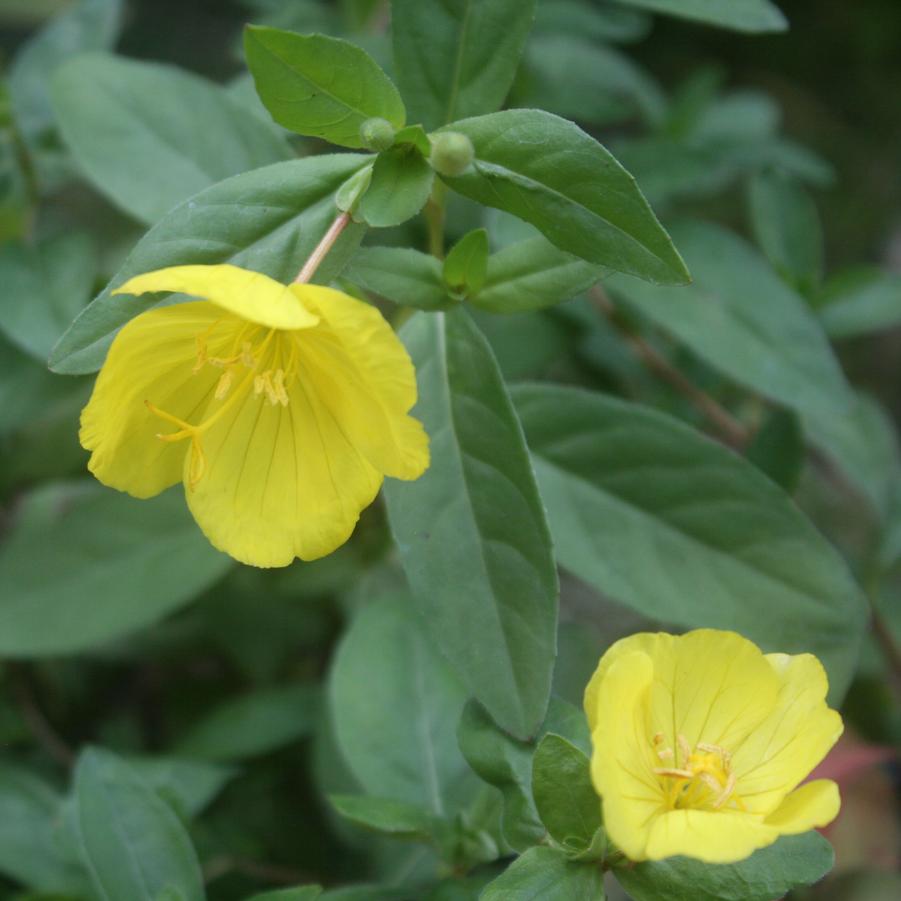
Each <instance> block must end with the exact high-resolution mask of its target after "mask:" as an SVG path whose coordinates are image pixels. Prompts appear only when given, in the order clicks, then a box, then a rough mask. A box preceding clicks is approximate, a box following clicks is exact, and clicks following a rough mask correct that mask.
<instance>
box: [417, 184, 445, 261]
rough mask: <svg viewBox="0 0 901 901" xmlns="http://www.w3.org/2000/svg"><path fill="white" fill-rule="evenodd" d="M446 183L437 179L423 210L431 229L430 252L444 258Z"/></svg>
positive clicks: (429, 229)
mask: <svg viewBox="0 0 901 901" xmlns="http://www.w3.org/2000/svg"><path fill="white" fill-rule="evenodd" d="M445 190H446V189H445V187H444V183H443V182H440V181H438V180H437V179H436V180H435V186H434V188H432V196H431V197H429V199H428V202H427V203H426V205H425V207H424V208H423V210H422V215H423V216H424V217H425V221H426V226H427V227H428V231H429V253H430V254H431V255H432V256H433V257H437V258H438V259H439V260H443V259H444V194H445Z"/></svg>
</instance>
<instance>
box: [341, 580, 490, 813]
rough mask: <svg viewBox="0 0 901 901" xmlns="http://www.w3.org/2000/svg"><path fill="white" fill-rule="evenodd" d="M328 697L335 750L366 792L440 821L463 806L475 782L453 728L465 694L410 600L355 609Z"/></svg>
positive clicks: (378, 602)
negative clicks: (423, 811) (423, 810)
mask: <svg viewBox="0 0 901 901" xmlns="http://www.w3.org/2000/svg"><path fill="white" fill-rule="evenodd" d="M361 685H365V686H366V692H365V693H361V692H360V686H361ZM329 696H330V705H331V716H332V722H333V723H334V728H335V736H336V738H337V741H338V745H339V747H340V749H341V752H342V754H343V756H344V759H345V760H346V762H347V764H348V765H349V766H350V769H351V771H352V772H353V774H354V775H355V776H356V778H357V780H358V781H359V783H360V785H361V786H362V787H363V789H364V790H365V791H366V792H367V793H368V794H371V795H373V796H376V797H383V798H390V799H393V800H396V801H399V802H403V803H406V804H414V805H419V806H422V805H425V806H426V807H427V808H428V810H429V811H430V812H431V813H434V814H436V815H438V816H443V815H447V814H450V813H452V812H454V811H456V810H458V809H459V808H461V807H463V806H464V805H465V804H466V802H467V800H468V799H469V798H470V797H471V793H472V791H473V790H474V787H475V779H474V777H473V774H472V773H471V772H470V771H469V768H468V767H467V766H466V762H465V761H464V760H463V757H462V755H461V754H460V750H459V748H458V747H457V743H456V739H455V731H454V730H455V729H456V724H457V721H458V719H459V717H460V712H461V711H462V709H463V704H464V703H465V700H466V695H465V692H464V689H463V687H462V686H461V685H460V683H459V682H458V680H457V679H456V677H455V676H454V675H453V673H452V672H451V671H450V668H449V667H448V665H447V663H446V662H445V661H444V659H443V658H442V657H440V656H439V654H438V653H437V651H436V650H435V649H434V648H433V647H432V646H431V643H430V642H429V641H428V639H427V638H426V636H425V635H424V634H423V631H422V627H421V625H420V623H419V621H418V619H417V618H416V616H415V609H414V607H413V605H412V603H411V602H410V601H409V599H407V598H404V597H384V598H381V599H379V600H376V601H374V602H373V603H370V604H368V605H367V606H366V607H364V608H363V609H362V610H361V611H360V612H359V614H358V615H357V616H356V618H355V619H354V620H353V622H352V623H351V626H350V629H349V630H348V631H347V632H346V633H345V636H344V638H343V640H342V642H341V644H340V646H339V648H338V651H337V655H336V657H335V662H334V665H333V668H332V673H331V679H330V685H329Z"/></svg>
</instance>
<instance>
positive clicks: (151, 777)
mask: <svg viewBox="0 0 901 901" xmlns="http://www.w3.org/2000/svg"><path fill="white" fill-rule="evenodd" d="M240 726H241V724H240V723H236V728H240ZM126 762H127V763H128V765H129V766H130V767H131V768H132V769H133V770H134V771H135V772H136V773H137V774H138V776H140V777H141V779H142V780H143V781H144V782H145V783H146V784H147V785H149V786H150V787H151V788H152V789H154V790H155V791H156V793H157V794H158V795H160V797H162V798H163V800H165V801H168V802H169V803H170V804H171V805H172V807H173V808H175V811H176V812H177V813H178V814H179V815H181V816H183V817H185V818H191V817H194V816H196V815H197V814H198V813H200V812H201V811H202V810H203V809H204V808H205V807H206V806H207V805H208V804H209V803H210V802H211V801H212V800H213V798H215V797H216V795H218V794H219V792H220V791H221V790H222V789H223V788H224V786H225V784H226V783H227V782H228V781H229V780H230V779H232V778H234V776H235V772H236V771H235V770H234V769H233V768H232V767H227V766H220V765H218V764H215V763H205V762H203V761H199V760H182V759H179V758H178V757H156V756H154V757H151V756H145V757H128V758H126Z"/></svg>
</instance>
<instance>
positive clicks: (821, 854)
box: [614, 832, 835, 901]
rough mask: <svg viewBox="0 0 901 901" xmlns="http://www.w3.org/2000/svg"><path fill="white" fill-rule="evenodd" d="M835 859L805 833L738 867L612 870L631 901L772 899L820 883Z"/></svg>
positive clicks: (670, 865) (646, 865)
mask: <svg viewBox="0 0 901 901" xmlns="http://www.w3.org/2000/svg"><path fill="white" fill-rule="evenodd" d="M834 859H835V855H834V854H833V853H832V847H831V846H830V844H829V842H828V841H826V839H825V838H823V836H821V835H819V834H818V833H816V832H807V833H805V834H803V835H786V836H783V837H782V838H780V839H779V841H777V842H776V843H775V844H774V845H770V846H769V847H768V848H763V849H761V850H760V851H755V852H754V853H753V854H752V855H751V856H750V857H748V858H747V859H746V860H742V861H740V862H739V863H732V864H709V863H704V862H702V861H700V860H692V859H691V858H689V857H671V858H669V859H668V860H659V861H645V862H643V863H639V864H637V865H635V866H624V867H619V868H617V869H616V870H615V871H614V872H615V873H616V878H617V879H618V880H619V881H620V882H621V883H622V885H623V887H624V888H625V889H626V891H627V892H628V893H629V895H630V896H631V897H632V898H634V899H635V901H658V899H660V898H666V899H667V901H772V899H773V898H781V897H783V896H784V895H785V894H786V893H787V892H789V891H791V889H794V888H800V887H801V886H804V885H811V884H812V883H814V882H817V881H818V880H820V879H822V878H823V876H825V875H826V874H827V873H828V872H829V870H830V869H832V864H833V861H834Z"/></svg>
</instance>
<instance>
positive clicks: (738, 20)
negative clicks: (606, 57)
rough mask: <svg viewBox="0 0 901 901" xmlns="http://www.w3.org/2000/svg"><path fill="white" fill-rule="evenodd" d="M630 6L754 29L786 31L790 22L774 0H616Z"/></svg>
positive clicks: (725, 25) (721, 24)
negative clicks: (772, 0)
mask: <svg viewBox="0 0 901 901" xmlns="http://www.w3.org/2000/svg"><path fill="white" fill-rule="evenodd" d="M616 2H617V3H623V4H625V5H628V6H637V7H639V8H640V9H647V10H651V11H652V12H655V13H664V14H666V15H669V16H678V17H679V18H682V19H693V20H695V21H697V22H703V23H704V24H705V25H720V26H722V27H723V28H732V29H734V30H735V31H748V32H752V33H759V32H768V31H785V30H786V29H787V28H788V22H787V21H786V20H785V16H784V15H782V12H781V11H780V10H779V8H778V7H777V6H775V5H774V4H773V3H771V2H770V0H616Z"/></svg>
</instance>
